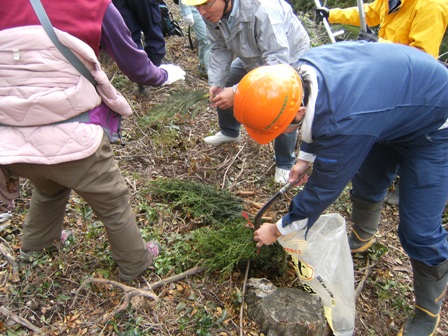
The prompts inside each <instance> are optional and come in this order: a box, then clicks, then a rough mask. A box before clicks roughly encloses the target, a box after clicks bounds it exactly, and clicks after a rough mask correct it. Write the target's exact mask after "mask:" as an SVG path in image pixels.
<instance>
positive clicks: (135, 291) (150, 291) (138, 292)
mask: <svg viewBox="0 0 448 336" xmlns="http://www.w3.org/2000/svg"><path fill="white" fill-rule="evenodd" d="M206 269H207V268H206V267H204V266H196V267H193V268H191V269H189V270H187V271H185V272H183V273H180V274H177V275H174V276H172V277H169V278H166V279H162V280H160V281H157V282H153V283H151V284H148V285H147V286H145V287H144V288H142V289H139V288H135V287H131V286H127V285H125V284H122V283H121V282H117V281H113V280H108V279H100V278H87V279H85V280H84V281H83V282H82V284H81V286H79V288H78V289H77V290H76V292H75V297H74V298H73V302H72V304H71V305H70V308H71V309H72V308H73V307H74V306H75V304H76V301H77V299H78V296H79V293H80V292H81V290H82V289H83V288H85V287H86V286H87V285H88V284H91V283H98V284H103V285H111V286H114V287H118V288H120V289H121V290H122V291H123V292H124V296H123V303H122V304H121V305H119V306H118V307H117V308H115V309H114V311H113V312H111V313H108V314H105V315H104V317H103V322H106V321H108V320H109V319H110V318H111V317H113V316H114V315H116V314H118V313H120V312H122V311H124V310H126V309H127V308H128V307H129V304H130V302H131V299H132V298H133V297H137V296H139V297H143V298H148V299H151V300H152V301H153V302H152V303H151V306H154V305H155V304H156V303H157V302H158V301H159V297H158V296H157V295H156V294H155V293H154V289H156V288H159V287H162V286H164V285H166V284H169V283H172V282H175V281H177V280H180V279H183V278H185V277H187V276H189V275H194V274H197V273H200V272H203V271H205V270H206Z"/></svg>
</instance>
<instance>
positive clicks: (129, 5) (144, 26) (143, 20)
mask: <svg viewBox="0 0 448 336" xmlns="http://www.w3.org/2000/svg"><path fill="white" fill-rule="evenodd" d="M112 2H113V4H114V5H115V7H117V9H118V11H119V12H120V14H121V16H122V17H123V20H124V22H125V23H126V26H127V27H128V28H129V30H130V32H131V35H132V39H133V40H134V42H135V43H136V44H137V46H138V48H139V49H144V50H145V51H146V54H147V55H148V58H149V59H150V60H151V62H152V63H154V65H156V66H159V65H160V64H161V63H162V58H163V57H164V56H165V52H166V51H165V38H164V37H163V33H162V15H161V14H160V8H159V4H158V2H157V0H112ZM142 31H143V34H144V37H145V39H144V47H143V45H142Z"/></svg>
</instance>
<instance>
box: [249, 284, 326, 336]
mask: <svg viewBox="0 0 448 336" xmlns="http://www.w3.org/2000/svg"><path fill="white" fill-rule="evenodd" d="M245 300H246V303H247V312H248V316H249V317H250V318H251V319H253V320H254V321H255V322H256V323H257V324H258V325H259V326H260V331H261V332H263V333H264V334H265V335H266V336H281V335H282V336H283V335H284V336H302V335H303V336H329V335H332V332H331V329H330V328H329V326H328V324H327V321H326V319H325V316H324V309H323V306H322V303H321V301H320V298H319V297H318V296H317V295H311V294H309V293H307V292H305V291H303V290H301V289H300V288H278V287H276V286H274V285H273V284H272V283H271V282H270V281H269V280H267V279H264V278H262V279H255V278H251V279H249V281H248V283H247V292H246V298H245Z"/></svg>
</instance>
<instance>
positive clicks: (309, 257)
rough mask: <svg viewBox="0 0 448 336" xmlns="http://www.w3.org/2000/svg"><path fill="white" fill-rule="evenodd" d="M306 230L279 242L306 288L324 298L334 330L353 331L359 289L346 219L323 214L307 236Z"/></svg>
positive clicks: (340, 334)
mask: <svg viewBox="0 0 448 336" xmlns="http://www.w3.org/2000/svg"><path fill="white" fill-rule="evenodd" d="M305 232H306V228H304V229H303V230H300V231H296V232H293V233H291V234H289V235H286V236H282V237H280V238H279V239H278V242H279V243H280V244H281V245H282V246H283V248H284V249H285V251H286V252H287V253H289V254H290V255H291V257H292V259H293V261H294V263H295V265H296V272H297V274H298V275H299V278H300V281H301V282H302V284H303V285H304V286H305V288H306V289H308V290H309V291H310V293H311V294H317V295H319V297H320V298H321V300H322V303H323V306H324V312H325V317H326V319H327V321H328V324H329V325H330V327H331V329H332V330H333V333H334V334H335V335H336V336H350V335H353V331H354V328H355V289H354V275H353V261H352V257H351V254H350V248H349V246H348V240H347V233H346V230H345V220H344V218H343V217H342V216H340V215H339V214H328V215H322V216H320V217H319V219H318V220H317V221H316V222H315V223H314V224H313V226H312V227H311V228H310V229H309V231H308V233H307V235H306V239H305Z"/></svg>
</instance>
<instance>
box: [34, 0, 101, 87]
mask: <svg viewBox="0 0 448 336" xmlns="http://www.w3.org/2000/svg"><path fill="white" fill-rule="evenodd" d="M30 2H31V5H32V6H33V9H34V11H35V12H36V15H37V17H38V18H39V21H40V23H41V24H42V27H43V28H44V30H45V32H46V33H47V35H48V37H49V38H50V39H51V41H52V42H53V43H54V45H55V46H56V48H58V49H59V51H60V52H61V53H62V55H64V57H65V58H66V59H67V60H68V61H69V62H70V63H71V64H72V65H73V66H74V67H75V69H76V70H78V71H79V73H80V74H81V75H83V76H84V77H85V78H87V79H88V80H89V82H90V83H92V85H93V86H96V81H95V79H94V78H93V76H92V74H91V73H90V71H89V70H88V69H87V67H86V66H85V65H84V63H82V62H81V61H80V60H79V58H78V57H76V55H75V54H74V53H73V52H72V51H71V50H70V49H69V48H67V47H66V46H65V45H63V44H62V43H61V42H60V41H59V40H58V37H57V36H56V33H55V31H54V28H53V25H52V24H51V22H50V19H49V18H48V15H47V13H46V12H45V9H44V7H43V6H42V3H41V2H40V0H30Z"/></svg>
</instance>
